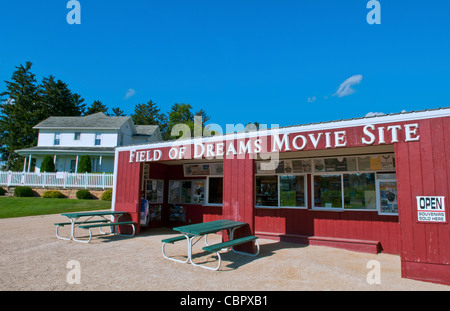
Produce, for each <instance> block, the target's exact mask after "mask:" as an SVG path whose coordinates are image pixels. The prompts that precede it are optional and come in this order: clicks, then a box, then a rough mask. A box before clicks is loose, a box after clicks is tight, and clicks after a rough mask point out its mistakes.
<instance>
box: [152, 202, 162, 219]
mask: <svg viewBox="0 0 450 311" xmlns="http://www.w3.org/2000/svg"><path fill="white" fill-rule="evenodd" d="M160 220H161V205H153V206H151V207H150V221H160Z"/></svg>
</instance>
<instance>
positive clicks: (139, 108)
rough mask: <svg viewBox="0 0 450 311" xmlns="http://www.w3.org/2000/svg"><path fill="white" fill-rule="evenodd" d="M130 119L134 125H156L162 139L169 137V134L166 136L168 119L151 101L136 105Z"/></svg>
mask: <svg viewBox="0 0 450 311" xmlns="http://www.w3.org/2000/svg"><path fill="white" fill-rule="evenodd" d="M131 118H132V119H133V122H134V124H135V125H158V126H159V130H160V132H161V136H162V138H163V139H167V138H168V137H170V134H169V136H167V131H168V118H167V116H166V115H165V114H164V113H161V109H160V108H159V107H158V105H157V104H156V103H155V102H153V101H152V100H149V101H148V102H147V103H145V104H137V105H136V106H135V107H134V113H133V114H131Z"/></svg>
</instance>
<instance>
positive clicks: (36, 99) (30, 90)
mask: <svg viewBox="0 0 450 311" xmlns="http://www.w3.org/2000/svg"><path fill="white" fill-rule="evenodd" d="M31 66H32V63H31V62H26V63H25V65H20V66H18V67H16V70H15V71H14V72H13V74H12V76H11V79H10V81H5V85H6V90H5V91H3V92H1V93H0V154H1V159H2V160H5V161H6V165H5V169H6V170H22V168H23V158H22V157H19V155H18V154H16V153H15V152H14V151H15V150H18V149H23V148H28V147H32V146H34V145H36V143H37V134H38V132H37V130H35V129H33V127H34V126H35V125H36V124H38V123H39V122H41V121H43V120H44V119H46V118H48V117H49V116H79V115H81V114H82V113H83V112H84V108H85V105H84V104H83V101H84V100H83V99H82V98H81V96H80V95H79V94H76V93H72V91H70V90H69V88H68V86H67V84H65V83H64V82H62V81H61V80H57V81H56V79H55V77H54V76H52V75H50V76H48V77H46V78H44V79H43V80H42V83H41V84H40V85H38V84H37V81H36V77H35V75H34V74H33V73H32V72H31Z"/></svg>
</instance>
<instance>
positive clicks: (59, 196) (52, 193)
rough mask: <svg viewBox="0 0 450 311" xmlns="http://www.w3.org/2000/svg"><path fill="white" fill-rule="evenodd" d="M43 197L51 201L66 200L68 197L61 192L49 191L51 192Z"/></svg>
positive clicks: (46, 192) (45, 193)
mask: <svg viewBox="0 0 450 311" xmlns="http://www.w3.org/2000/svg"><path fill="white" fill-rule="evenodd" d="M42 197H43V198H51V199H62V198H65V197H66V196H65V195H64V194H62V193H61V192H59V191H56V190H49V191H45V192H44V193H43V194H42Z"/></svg>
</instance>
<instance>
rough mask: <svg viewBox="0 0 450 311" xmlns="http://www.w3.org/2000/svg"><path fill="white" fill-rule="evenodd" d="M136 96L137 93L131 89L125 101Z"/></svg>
mask: <svg viewBox="0 0 450 311" xmlns="http://www.w3.org/2000/svg"><path fill="white" fill-rule="evenodd" d="M134 94H136V91H135V90H133V89H129V90H128V91H127V93H126V94H125V100H127V99H128V98H130V97H131V96H134Z"/></svg>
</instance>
